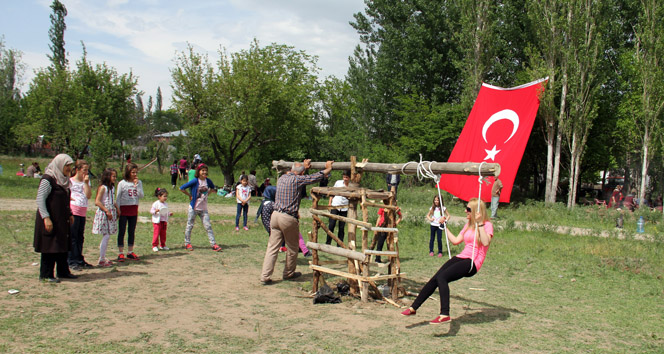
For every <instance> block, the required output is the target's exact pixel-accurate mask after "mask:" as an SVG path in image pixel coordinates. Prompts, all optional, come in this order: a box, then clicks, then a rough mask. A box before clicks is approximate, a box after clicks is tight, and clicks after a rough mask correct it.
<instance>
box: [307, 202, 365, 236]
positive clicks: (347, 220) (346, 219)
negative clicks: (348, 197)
mask: <svg viewBox="0 0 664 354" xmlns="http://www.w3.org/2000/svg"><path fill="white" fill-rule="evenodd" d="M351 204H352V202H351ZM355 204H357V201H356V202H355ZM350 207H351V208H352V207H353V205H350ZM351 208H348V210H349V213H348V217H343V216H339V215H334V214H331V213H328V212H325V211H322V210H316V209H310V210H309V212H310V213H311V214H312V215H321V216H327V217H328V218H330V219H335V220H341V221H343V222H345V223H346V224H349V227H350V225H353V226H354V227H357V226H362V227H366V228H368V229H370V228H371V224H370V223H368V222H364V221H359V220H357V219H355V218H353V217H351V216H350V215H351V214H350V209H351ZM355 214H357V212H355Z"/></svg>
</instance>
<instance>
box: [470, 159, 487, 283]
mask: <svg viewBox="0 0 664 354" xmlns="http://www.w3.org/2000/svg"><path fill="white" fill-rule="evenodd" d="M482 164H484V161H482V162H481V163H480V167H479V178H478V179H477V183H478V184H479V185H480V188H479V189H480V190H479V192H478V193H477V213H479V212H480V200H482V182H484V178H485V177H482ZM479 233H480V229H479V223H478V222H477V218H475V238H474V239H473V254H472V258H471V259H470V270H469V271H468V272H471V271H472V270H473V265H474V264H475V248H476V247H477V236H478V235H479Z"/></svg>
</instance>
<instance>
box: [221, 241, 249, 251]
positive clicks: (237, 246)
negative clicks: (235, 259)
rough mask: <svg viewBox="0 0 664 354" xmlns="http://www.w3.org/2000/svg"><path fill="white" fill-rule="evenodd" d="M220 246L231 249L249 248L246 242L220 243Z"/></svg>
mask: <svg viewBox="0 0 664 354" xmlns="http://www.w3.org/2000/svg"><path fill="white" fill-rule="evenodd" d="M221 247H222V248H224V249H228V250H231V249H234V248H249V247H250V246H249V245H247V244H244V243H240V244H234V245H229V244H221Z"/></svg>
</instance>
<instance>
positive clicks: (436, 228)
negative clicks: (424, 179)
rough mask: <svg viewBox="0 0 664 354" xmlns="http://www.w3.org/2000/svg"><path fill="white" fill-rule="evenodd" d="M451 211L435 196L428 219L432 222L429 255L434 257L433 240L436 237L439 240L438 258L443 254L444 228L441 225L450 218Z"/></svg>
mask: <svg viewBox="0 0 664 354" xmlns="http://www.w3.org/2000/svg"><path fill="white" fill-rule="evenodd" d="M449 217H450V213H448V212H447V208H445V207H444V206H442V205H440V199H438V196H435V197H434V198H433V205H432V206H431V208H430V209H429V213H428V214H427V221H429V223H430V229H431V235H430V237H429V256H432V257H433V241H434V237H435V238H436V239H437V240H438V258H440V257H442V256H443V238H442V237H443V230H442V229H441V228H440V225H441V224H443V223H444V222H445V221H446V220H447V219H449Z"/></svg>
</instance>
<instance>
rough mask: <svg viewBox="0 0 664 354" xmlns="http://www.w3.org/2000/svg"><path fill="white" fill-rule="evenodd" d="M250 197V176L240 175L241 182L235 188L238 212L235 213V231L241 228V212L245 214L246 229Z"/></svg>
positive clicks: (245, 227) (245, 226)
mask: <svg viewBox="0 0 664 354" xmlns="http://www.w3.org/2000/svg"><path fill="white" fill-rule="evenodd" d="M249 199H251V187H249V177H248V176H247V175H242V176H241V177H240V184H238V185H237V187H236V188H235V200H236V201H237V213H236V214H235V231H239V230H240V214H244V218H243V219H242V221H243V226H244V229H245V230H249V228H248V227H247V214H248V213H249Z"/></svg>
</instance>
